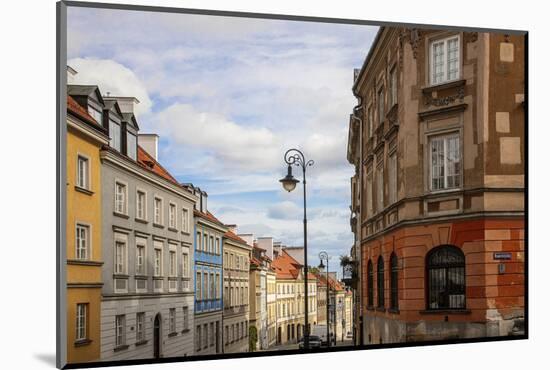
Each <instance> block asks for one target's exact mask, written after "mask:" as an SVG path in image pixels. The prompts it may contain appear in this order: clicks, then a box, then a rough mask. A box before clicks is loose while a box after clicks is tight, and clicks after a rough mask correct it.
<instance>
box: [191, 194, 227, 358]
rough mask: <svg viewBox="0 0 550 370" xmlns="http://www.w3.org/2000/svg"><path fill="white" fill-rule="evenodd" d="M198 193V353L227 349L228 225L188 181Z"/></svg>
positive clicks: (196, 301)
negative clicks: (225, 247)
mask: <svg viewBox="0 0 550 370" xmlns="http://www.w3.org/2000/svg"><path fill="white" fill-rule="evenodd" d="M187 187H188V189H189V190H190V191H191V192H192V193H193V194H195V195H196V196H197V197H198V202H197V205H196V209H195V211H194V214H195V232H194V234H195V326H194V327H195V333H194V334H195V352H194V353H195V354H196V355H208V354H216V353H222V350H223V347H222V346H223V334H222V324H223V305H222V294H223V293H222V289H223V265H222V262H223V260H222V258H223V257H222V256H223V235H224V234H225V233H226V232H227V230H228V229H227V227H226V226H225V225H224V224H223V223H222V222H221V221H220V220H218V219H217V218H216V217H215V216H214V215H213V214H212V213H210V211H208V208H207V204H208V203H207V200H208V194H207V193H206V192H205V191H202V190H201V189H200V188H198V187H194V186H193V185H190V184H188V185H187Z"/></svg>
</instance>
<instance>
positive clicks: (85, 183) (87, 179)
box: [76, 152, 92, 190]
mask: <svg viewBox="0 0 550 370" xmlns="http://www.w3.org/2000/svg"><path fill="white" fill-rule="evenodd" d="M81 160H82V161H83V163H85V169H84V171H83V176H84V178H83V179H82V180H81V179H80V162H81ZM91 164H92V159H91V158H90V157H89V156H87V155H85V154H82V153H80V152H79V153H77V155H76V186H77V187H79V188H81V189H86V190H91V189H92V181H91V180H92V176H91Z"/></svg>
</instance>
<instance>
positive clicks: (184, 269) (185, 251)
mask: <svg viewBox="0 0 550 370" xmlns="http://www.w3.org/2000/svg"><path fill="white" fill-rule="evenodd" d="M181 250H182V252H181V276H182V277H184V278H190V277H191V276H190V274H189V272H190V266H189V248H188V247H184V246H182V247H181Z"/></svg>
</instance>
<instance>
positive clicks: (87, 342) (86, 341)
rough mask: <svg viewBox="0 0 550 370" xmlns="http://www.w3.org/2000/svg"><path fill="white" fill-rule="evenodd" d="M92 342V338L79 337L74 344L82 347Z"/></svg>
mask: <svg viewBox="0 0 550 370" xmlns="http://www.w3.org/2000/svg"><path fill="white" fill-rule="evenodd" d="M90 343H92V340H91V339H88V338H86V339H79V340H77V341H75V342H74V346H75V347H82V346H87V345H88V344H90Z"/></svg>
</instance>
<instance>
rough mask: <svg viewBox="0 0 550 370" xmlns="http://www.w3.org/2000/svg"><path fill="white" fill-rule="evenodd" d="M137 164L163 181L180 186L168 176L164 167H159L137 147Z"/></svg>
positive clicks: (158, 164)
mask: <svg viewBox="0 0 550 370" xmlns="http://www.w3.org/2000/svg"><path fill="white" fill-rule="evenodd" d="M137 162H138V164H140V165H141V166H142V167H144V168H147V169H148V170H150V171H151V172H153V173H155V174H157V175H158V176H160V177H162V178H164V179H165V180H168V181H170V182H172V183H174V184H176V185H178V186H180V184H179V183H178V182H177V181H176V179H175V178H174V177H173V176H172V175H170V173H169V172H168V171H166V169H164V167H162V166H161V165H160V163H158V162H157V161H156V160H155V159H154V158H153V157H152V156H151V155H149V153H147V152H146V151H145V149H143V148H142V147H141V146H139V145H138V152H137Z"/></svg>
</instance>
